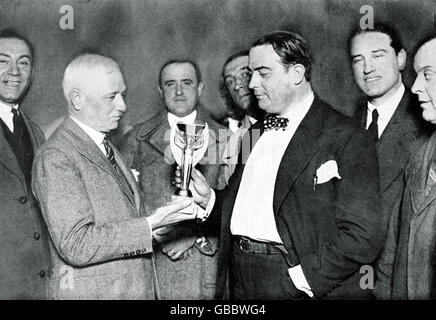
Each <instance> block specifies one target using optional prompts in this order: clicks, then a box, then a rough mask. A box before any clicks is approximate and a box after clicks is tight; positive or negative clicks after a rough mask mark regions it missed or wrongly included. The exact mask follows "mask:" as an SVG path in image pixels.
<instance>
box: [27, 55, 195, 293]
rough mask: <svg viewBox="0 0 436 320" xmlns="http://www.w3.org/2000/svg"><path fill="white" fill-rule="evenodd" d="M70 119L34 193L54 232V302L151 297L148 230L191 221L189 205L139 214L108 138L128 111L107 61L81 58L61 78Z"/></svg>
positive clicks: (38, 173) (37, 170)
mask: <svg viewBox="0 0 436 320" xmlns="http://www.w3.org/2000/svg"><path fill="white" fill-rule="evenodd" d="M63 90H64V95H65V98H66V100H67V103H68V115H69V116H68V117H67V119H66V120H65V121H64V122H63V123H62V124H61V125H60V127H59V128H58V129H57V130H56V131H55V133H54V134H53V135H52V136H51V137H50V139H49V140H48V141H47V143H46V144H45V145H44V146H43V147H42V148H41V150H40V152H39V153H38V155H37V156H36V158H35V163H34V167H33V177H34V180H33V184H32V186H33V190H34V193H35V195H36V197H37V199H38V200H39V201H40V204H41V210H42V213H43V216H44V219H45V221H46V223H47V226H48V229H49V232H50V234H51V243H50V245H51V246H50V249H51V250H50V251H51V256H52V260H53V274H52V276H51V278H50V282H49V288H50V290H49V291H50V297H51V298H55V299H154V298H155V297H156V291H155V289H154V288H155V280H156V279H155V270H154V267H153V261H152V250H153V249H152V230H154V229H157V228H159V227H161V226H163V225H167V224H171V223H175V222H179V221H182V220H188V219H193V218H194V216H195V214H184V213H178V211H179V210H181V209H183V208H185V207H187V206H188V205H189V204H190V201H189V200H185V201H182V202H178V203H173V204H170V205H168V206H166V207H162V208H158V209H157V210H156V211H154V212H153V213H151V214H148V216H147V217H140V216H144V214H142V215H140V210H141V206H140V199H139V193H138V189H137V186H136V182H135V179H134V177H133V175H132V173H131V172H130V170H128V169H127V167H126V166H125V164H124V161H123V159H122V157H121V155H120V154H119V152H118V151H117V150H116V148H115V147H114V146H113V145H112V144H111V143H110V142H108V141H107V139H106V134H107V133H108V132H109V131H111V130H113V129H115V128H117V127H118V123H119V121H120V118H121V117H122V115H123V113H124V112H125V111H126V109H127V106H126V104H125V101H124V98H125V95H126V84H125V82H124V78H123V75H122V73H121V70H120V68H119V66H118V64H117V63H116V62H115V61H113V60H112V59H110V58H108V57H104V56H101V55H95V54H83V55H80V56H78V57H77V58H75V59H74V60H73V61H72V62H71V63H70V64H69V65H68V67H67V68H66V70H65V73H64V79H63Z"/></svg>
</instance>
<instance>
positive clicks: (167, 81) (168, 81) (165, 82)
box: [163, 80, 176, 85]
mask: <svg viewBox="0 0 436 320" xmlns="http://www.w3.org/2000/svg"><path fill="white" fill-rule="evenodd" d="M175 81H176V80H166V81H164V83H163V84H164V85H165V84H168V83H170V82H175Z"/></svg>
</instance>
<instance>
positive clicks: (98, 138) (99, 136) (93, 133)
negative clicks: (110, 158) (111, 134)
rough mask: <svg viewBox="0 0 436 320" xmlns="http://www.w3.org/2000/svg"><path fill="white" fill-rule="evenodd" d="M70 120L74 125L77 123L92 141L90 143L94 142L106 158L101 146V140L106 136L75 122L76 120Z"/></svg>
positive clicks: (103, 148) (79, 122) (104, 150)
mask: <svg viewBox="0 0 436 320" xmlns="http://www.w3.org/2000/svg"><path fill="white" fill-rule="evenodd" d="M70 118H71V119H73V121H74V122H75V123H77V125H78V126H79V127H80V128H82V129H83V131H85V132H86V134H87V135H88V136H89V137H90V138H91V139H92V141H94V143H95V144H96V145H97V147H98V148H99V149H100V150H101V152H103V154H104V155H105V156H107V154H106V149H105V147H104V145H103V139H104V137H105V136H106V135H105V134H104V133H102V132H100V131H97V130H95V129H93V128H91V127H90V126H88V125H86V124H84V123H83V122H81V121H80V120H77V119H76V118H74V117H72V116H70Z"/></svg>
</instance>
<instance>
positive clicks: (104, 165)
mask: <svg viewBox="0 0 436 320" xmlns="http://www.w3.org/2000/svg"><path fill="white" fill-rule="evenodd" d="M64 126H65V129H66V130H67V132H69V133H70V134H71V135H73V136H74V137H73V138H74V139H73V140H72V142H73V143H74V144H75V145H76V147H77V149H78V151H79V153H80V154H81V155H82V156H84V157H85V158H86V159H88V160H89V161H90V162H92V163H93V164H95V165H96V166H98V167H99V168H101V169H102V170H104V171H106V172H107V173H108V174H110V175H111V176H113V177H114V178H115V179H116V181H117V182H118V184H119V185H120V186H121V189H122V190H123V191H124V193H125V194H126V196H127V197H128V199H129V200H130V202H131V203H132V204H133V205H134V206H135V207H136V205H137V204H136V202H135V198H134V195H133V194H132V192H131V191H130V190H128V186H126V184H125V183H122V181H121V179H120V178H121V177H120V176H119V175H118V173H117V172H116V170H115V168H113V167H112V166H111V164H110V162H109V161H108V160H107V158H106V157H105V155H104V154H103V152H101V150H100V149H99V148H98V146H97V145H96V144H95V143H94V141H93V140H92V139H91V137H89V136H88V134H87V133H86V132H85V131H83V130H82V128H80V127H79V126H78V125H77V124H76V123H75V122H74V121H73V120H72V119H71V118H69V117H68V118H67V120H65V122H64ZM111 147H112V148H113V149H114V155H115V150H116V149H115V148H114V147H113V145H112V144H111ZM117 152H118V151H117ZM120 159H121V156H119V154H118V160H120ZM115 160H117V158H115ZM120 162H121V163H123V161H122V160H121V161H120ZM117 164H118V161H117ZM123 165H124V164H123ZM124 170H126V168H125V165H124ZM126 179H127V177H126ZM133 190H134V189H133Z"/></svg>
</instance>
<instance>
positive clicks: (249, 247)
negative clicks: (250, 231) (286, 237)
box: [234, 236, 282, 254]
mask: <svg viewBox="0 0 436 320" xmlns="http://www.w3.org/2000/svg"><path fill="white" fill-rule="evenodd" d="M234 241H235V242H236V244H237V246H238V247H239V249H241V251H242V252H248V253H262V254H277V253H279V254H281V253H282V251H280V250H279V249H277V247H276V246H275V245H273V244H272V243H268V242H261V241H256V240H251V239H248V238H245V237H240V236H235V237H234Z"/></svg>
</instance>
